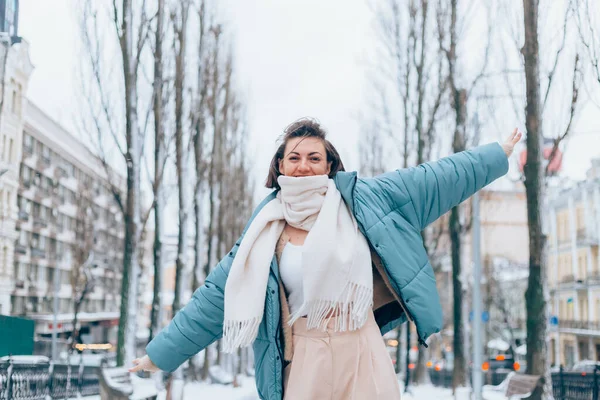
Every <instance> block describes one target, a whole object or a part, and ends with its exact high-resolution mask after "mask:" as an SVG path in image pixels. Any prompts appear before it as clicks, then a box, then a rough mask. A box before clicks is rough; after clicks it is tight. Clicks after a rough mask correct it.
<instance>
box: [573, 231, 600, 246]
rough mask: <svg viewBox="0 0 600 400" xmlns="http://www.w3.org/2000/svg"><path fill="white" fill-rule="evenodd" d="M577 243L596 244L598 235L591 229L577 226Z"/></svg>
mask: <svg viewBox="0 0 600 400" xmlns="http://www.w3.org/2000/svg"><path fill="white" fill-rule="evenodd" d="M577 243H581V244H597V243H598V235H597V234H596V232H593V231H592V230H591V229H587V228H579V229H577Z"/></svg>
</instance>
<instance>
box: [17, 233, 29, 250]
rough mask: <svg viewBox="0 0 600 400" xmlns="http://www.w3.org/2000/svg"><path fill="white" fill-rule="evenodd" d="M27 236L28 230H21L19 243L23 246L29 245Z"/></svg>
mask: <svg viewBox="0 0 600 400" xmlns="http://www.w3.org/2000/svg"><path fill="white" fill-rule="evenodd" d="M27 236H28V233H27V231H21V232H20V234H19V244H20V245H21V246H27Z"/></svg>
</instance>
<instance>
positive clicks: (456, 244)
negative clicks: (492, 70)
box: [437, 0, 492, 390]
mask: <svg viewBox="0 0 600 400" xmlns="http://www.w3.org/2000/svg"><path fill="white" fill-rule="evenodd" d="M443 4H444V2H442V1H440V2H439V7H438V14H437V26H438V36H439V42H440V46H441V48H442V49H443V52H444V53H445V55H446V58H447V60H448V86H449V89H450V105H451V107H452V110H453V113H454V134H453V139H452V151H453V152H454V153H458V152H462V151H465V150H466V149H467V142H468V141H469V137H468V134H467V120H468V111H467V105H468V100H469V97H470V94H471V93H472V92H473V90H474V89H475V88H476V85H477V83H478V81H479V80H480V79H481V78H482V77H483V76H484V73H485V69H486V67H487V61H488V52H489V48H490V38H491V33H490V32H489V30H490V29H491V26H492V24H491V21H488V23H487V26H488V34H487V46H486V48H485V57H484V63H483V66H482V68H481V72H480V73H479V74H478V75H477V76H476V77H474V78H469V77H467V76H465V73H464V72H463V71H461V70H460V69H459V67H458V65H457V64H458V61H459V57H460V54H459V50H458V49H459V45H460V41H461V39H462V38H461V37H460V32H465V30H466V29H465V26H466V25H467V24H469V23H470V22H471V21H467V18H468V16H470V15H473V14H470V13H468V12H466V11H465V10H464V8H473V7H474V6H473V3H468V4H467V5H464V6H463V7H460V5H459V2H458V0H451V1H450V5H449V10H446V9H444V6H443ZM461 4H464V3H461ZM448 11H449V12H448ZM459 14H466V15H465V16H463V17H462V18H461V17H460V15H459ZM463 208H464V207H463V206H461V205H459V206H456V207H454V208H453V209H452V210H451V211H450V217H449V220H448V223H449V226H448V228H449V236H450V243H451V260H452V289H453V316H454V319H453V327H454V337H453V352H454V367H453V373H452V388H453V390H454V389H455V388H456V387H460V386H463V387H465V386H468V375H467V374H468V371H467V357H466V351H467V350H468V349H466V348H465V330H464V316H463V308H464V306H463V300H464V299H465V297H466V296H465V295H466V288H464V287H463V282H462V279H463V275H464V274H463V272H462V260H461V247H462V245H461V237H462V236H463V235H464V234H465V233H466V232H467V231H468V228H469V226H468V225H469V223H468V221H463V219H464V218H462V217H461V215H462V214H463V213H464V211H463Z"/></svg>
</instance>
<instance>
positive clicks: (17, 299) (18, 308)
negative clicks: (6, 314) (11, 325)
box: [11, 296, 25, 315]
mask: <svg viewBox="0 0 600 400" xmlns="http://www.w3.org/2000/svg"><path fill="white" fill-rule="evenodd" d="M11 297H12V312H13V314H15V315H19V314H23V312H24V311H25V309H24V307H23V298H22V297H21V296H11Z"/></svg>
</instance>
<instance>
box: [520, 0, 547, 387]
mask: <svg viewBox="0 0 600 400" xmlns="http://www.w3.org/2000/svg"><path fill="white" fill-rule="evenodd" d="M538 6H539V3H538V1H537V0H523V9H524V14H523V17H524V18H523V19H524V28H525V44H524V47H523V49H522V50H521V51H522V53H523V57H524V61H525V84H526V96H527V105H526V107H525V127H526V131H527V143H526V144H527V162H526V164H525V167H524V174H525V192H526V197H527V222H528V225H529V280H528V286H527V291H526V292H525V304H526V308H527V341H526V343H527V373H528V374H534V375H542V377H543V385H542V386H541V388H538V389H537V390H536V391H535V392H534V393H533V395H532V396H531V398H532V399H550V398H552V382H551V376H550V368H549V365H548V359H547V351H546V349H547V344H546V336H547V326H546V320H547V312H546V311H547V310H546V294H547V287H546V276H545V270H546V251H545V245H546V237H545V235H544V233H543V231H542V215H541V213H540V211H541V207H542V206H543V204H544V193H543V188H544V169H543V164H542V144H543V139H542V138H543V136H542V125H541V122H542V120H541V109H540V104H541V103H540V66H539V44H538Z"/></svg>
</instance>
